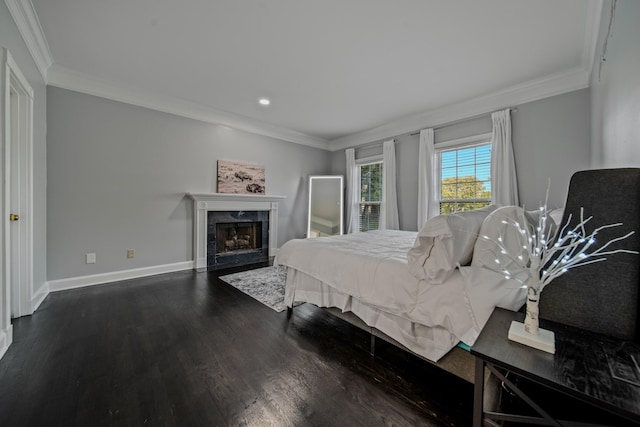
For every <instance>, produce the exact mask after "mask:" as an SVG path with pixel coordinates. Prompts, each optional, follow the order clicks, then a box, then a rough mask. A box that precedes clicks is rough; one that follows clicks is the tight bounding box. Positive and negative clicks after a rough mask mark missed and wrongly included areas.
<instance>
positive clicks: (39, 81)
mask: <svg viewBox="0 0 640 427" xmlns="http://www.w3.org/2000/svg"><path fill="white" fill-rule="evenodd" d="M0 47H4V48H7V49H9V52H10V53H11V56H13V59H14V60H15V61H16V63H17V64H18V67H19V68H20V71H22V73H23V74H24V75H25V77H26V78H27V80H28V81H29V84H30V85H31V87H32V88H33V93H34V132H33V168H34V170H33V243H34V248H33V291H34V293H35V292H37V291H38V289H40V288H41V287H42V286H43V285H44V284H45V283H46V281H47V195H46V191H47V162H46V160H47V145H46V136H47V119H46V115H47V110H46V104H47V96H46V95H47V90H46V85H45V83H44V80H43V78H42V76H41V75H40V73H39V72H38V68H37V67H36V65H35V63H34V62H33V59H32V58H31V54H30V53H29V50H28V49H27V47H26V45H25V43H24V40H23V39H22V36H21V35H20V32H19V31H18V28H17V27H16V25H15V23H14V22H13V18H12V17H11V14H10V13H9V10H8V9H7V6H6V4H5V2H0Z"/></svg>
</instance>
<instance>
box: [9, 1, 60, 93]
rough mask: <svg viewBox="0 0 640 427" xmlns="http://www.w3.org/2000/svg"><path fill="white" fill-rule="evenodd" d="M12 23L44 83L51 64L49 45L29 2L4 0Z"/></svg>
mask: <svg viewBox="0 0 640 427" xmlns="http://www.w3.org/2000/svg"><path fill="white" fill-rule="evenodd" d="M4 2H5V4H6V5H7V8H8V9H9V13H11V17H12V18H13V21H14V22H15V23H16V26H17V27H18V31H20V34H21V35H22V38H23V39H24V42H25V44H26V45H27V49H29V53H31V57H32V58H33V61H34V62H35V63H36V67H37V68H38V71H40V75H41V76H42V78H43V80H44V82H45V83H47V70H48V69H49V67H50V66H51V64H53V57H52V56H51V50H50V49H49V43H47V39H46V37H45V36H44V31H42V27H41V26H40V20H39V19H38V15H37V14H36V11H35V9H34V8H33V5H32V4H31V1H30V0H4Z"/></svg>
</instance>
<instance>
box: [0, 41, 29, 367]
mask: <svg viewBox="0 0 640 427" xmlns="http://www.w3.org/2000/svg"><path fill="white" fill-rule="evenodd" d="M0 76H1V77H2V79H1V81H0V86H1V88H0V95H1V96H0V102H1V103H2V105H1V106H0V124H1V125H0V131H1V134H0V140H1V145H0V150H1V151H2V170H1V175H0V176H1V177H2V179H3V185H2V186H1V189H0V191H1V192H2V198H1V200H2V205H1V206H2V221H1V224H2V227H1V228H2V230H1V231H0V238H1V239H2V247H1V249H0V263H1V264H2V267H3V269H2V270H3V271H2V274H0V289H1V290H2V292H1V294H0V356H1V355H2V353H3V352H4V350H6V347H8V345H9V344H10V343H11V338H12V329H11V317H18V316H24V315H28V314H32V312H33V310H32V307H31V296H32V288H33V286H32V281H33V277H32V272H33V261H32V253H33V220H32V215H31V213H32V206H33V183H32V173H33V172H32V171H33V155H32V150H33V90H32V89H31V86H30V85H29V83H28V81H27V79H26V78H25V77H24V75H23V74H22V73H21V72H20V69H19V68H18V66H17V64H16V63H15V61H13V58H12V57H11V54H10V53H9V51H8V50H6V49H2V72H0Z"/></svg>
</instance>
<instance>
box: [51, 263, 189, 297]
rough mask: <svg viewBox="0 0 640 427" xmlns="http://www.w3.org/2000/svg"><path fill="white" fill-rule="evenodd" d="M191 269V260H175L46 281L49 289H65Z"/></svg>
mask: <svg viewBox="0 0 640 427" xmlns="http://www.w3.org/2000/svg"><path fill="white" fill-rule="evenodd" d="M191 269H193V261H184V262H176V263H173V264H164V265H156V266H153V267H142V268H134V269H131V270H120V271H113V272H110V273H102V274H92V275H89V276H78V277H70V278H67V279H59V280H51V281H49V282H48V284H49V291H50V292H56V291H64V290H67V289H75V288H83V287H85V286H93V285H101V284H104V283H110V282H119V281H121V280H129V279H136V278H139V277H146V276H154V275H156V274H164V273H171V272H174V271H182V270H191Z"/></svg>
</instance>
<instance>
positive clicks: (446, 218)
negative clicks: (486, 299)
mask: <svg viewBox="0 0 640 427" xmlns="http://www.w3.org/2000/svg"><path fill="white" fill-rule="evenodd" d="M496 208H497V206H494V205H491V206H487V207H485V208H482V209H477V210H474V211H465V212H458V213H455V214H448V215H439V216H437V217H434V218H431V219H430V220H428V221H427V222H426V223H425V224H424V226H423V227H422V230H420V231H419V232H418V236H417V237H416V241H415V243H414V245H413V247H412V248H411V249H409V252H408V253H407V258H408V265H409V271H410V272H411V274H412V275H413V276H415V277H416V278H418V279H421V280H426V281H428V282H429V284H433V285H438V284H441V283H443V282H444V281H445V280H446V279H447V277H449V274H450V273H451V272H452V271H453V270H454V269H455V268H456V266H457V265H458V264H460V265H467V264H469V262H470V261H471V257H472V255H473V246H474V244H475V242H476V238H477V237H478V232H479V231H480V227H481V226H482V222H483V221H484V219H485V218H486V217H487V215H489V214H490V213H491V212H492V211H493V210H495V209H496Z"/></svg>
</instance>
